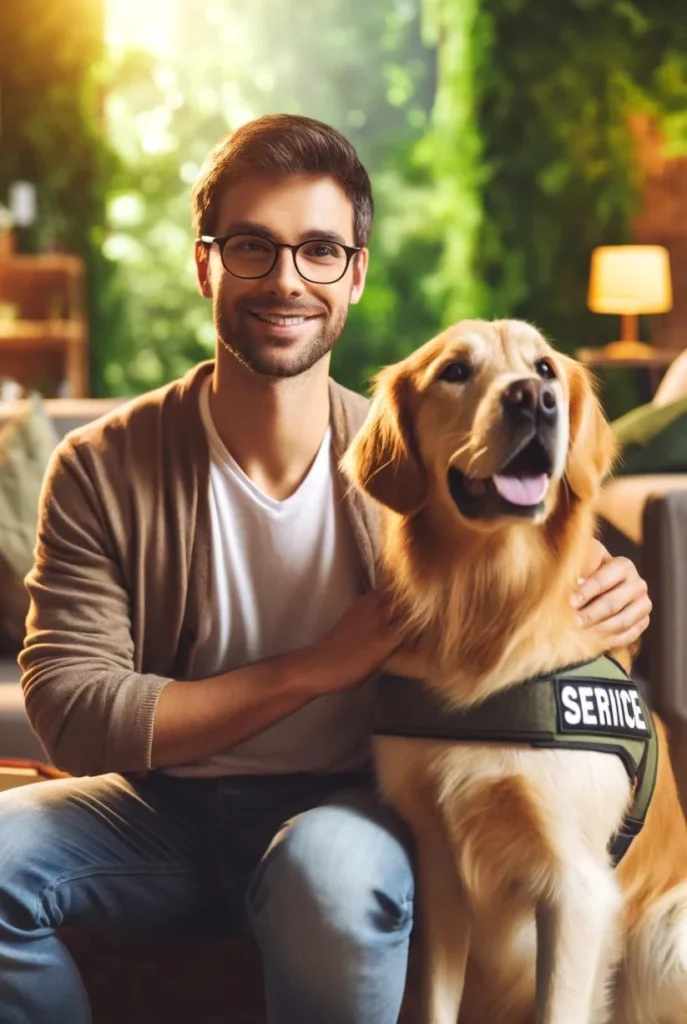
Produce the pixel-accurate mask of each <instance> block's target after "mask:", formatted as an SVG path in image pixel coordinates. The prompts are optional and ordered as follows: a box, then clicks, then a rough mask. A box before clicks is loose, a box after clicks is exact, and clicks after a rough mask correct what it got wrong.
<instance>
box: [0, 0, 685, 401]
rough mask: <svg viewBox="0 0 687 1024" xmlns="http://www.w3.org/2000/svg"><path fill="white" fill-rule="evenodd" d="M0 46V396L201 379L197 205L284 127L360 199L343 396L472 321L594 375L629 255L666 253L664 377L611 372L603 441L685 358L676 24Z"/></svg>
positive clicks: (136, 0)
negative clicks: (614, 250) (371, 202)
mask: <svg viewBox="0 0 687 1024" xmlns="http://www.w3.org/2000/svg"><path fill="white" fill-rule="evenodd" d="M0 19H1V20H0V377H4V378H6V379H13V380H16V381H19V382H20V383H21V384H23V385H24V386H27V387H28V386H30V387H32V388H37V389H38V390H40V391H42V392H43V393H44V394H46V395H54V394H58V395H72V396H75V395H76V396H78V395H91V396H114V395H132V394H136V393H139V392H141V391H144V390H146V389H149V388H152V387H155V386H157V385H159V384H162V383H164V382H166V381H168V380H170V379H171V378H173V377H176V376H178V375H179V374H181V373H183V372H184V371H185V370H186V369H187V368H188V367H189V366H190V365H192V364H193V363H195V362H197V361H198V360H200V359H203V358H207V357H208V356H210V355H211V354H212V351H213V331H212V321H211V316H210V308H209V305H208V304H207V303H205V302H203V301H202V300H201V299H200V298H199V297H198V295H197V293H196V290H195V284H194V275H193V262H192V253H193V246H192V234H191V228H190V218H189V192H190V187H191V183H192V182H193V180H194V178H195V176H196V174H197V171H198V168H199V166H200V163H201V161H202V160H203V158H204V157H205V155H206V153H207V151H208V149H209V148H210V147H211V146H212V145H213V144H214V143H215V142H216V141H217V139H218V138H219V137H220V136H222V135H223V134H225V133H226V132H228V131H231V130H232V129H235V128H236V127H238V126H239V125H240V124H242V123H243V122H245V121H246V120H249V119H251V118H253V117H255V116H258V115H260V114H263V113H267V112H273V111H290V112H299V113H305V114H308V115H311V116H314V117H317V118H321V119H323V120H325V121H328V122H330V123H331V124H334V125H336V126H337V127H338V128H340V129H342V130H343V131H344V132H345V133H346V134H347V135H348V136H349V137H350V138H351V139H352V140H353V142H354V143H355V145H356V146H357V147H358V150H359V153H360V155H361V157H362V159H363V162H364V163H365V165H366V166H367V168H368V171H369V172H370V175H371V178H372V182H373V187H374V192H375V198H376V202H377V209H378V215H377V220H376V224H375V228H374V233H373V238H372V245H371V251H372V263H371V272H370V278H369V284H368V287H367V291H366V295H365V297H364V300H363V302H362V304H361V305H360V306H358V307H356V308H355V309H353V310H352V312H351V316H350V320H349V324H348V326H347V328H346V333H345V336H344V339H343V340H342V342H341V343H340V344H339V346H338V348H337V350H336V353H335V364H334V372H335V375H336V376H337V377H338V379H339V380H341V381H342V382H343V383H345V384H347V385H349V386H351V387H354V388H357V389H360V390H364V389H365V387H366V382H367V380H368V379H369V377H370V375H371V374H372V373H374V372H375V370H376V369H377V368H378V367H379V366H380V365H382V364H384V363H387V362H390V361H393V360H395V359H397V358H400V357H402V356H403V355H404V354H406V353H407V352H409V351H410V350H411V349H413V348H415V347H416V346H417V345H419V344H420V343H422V342H423V341H425V340H426V339H427V338H429V337H430V336H431V335H432V334H433V333H435V332H436V331H437V330H438V329H440V328H441V327H443V326H444V325H446V324H448V323H450V322H451V321H454V320H456V319H458V318H459V317H462V316H489V317H492V316H516V317H524V318H526V319H529V320H531V321H533V322H534V323H536V324H537V325H538V326H539V327H540V328H541V329H542V330H543V331H545V332H546V333H547V334H548V336H549V337H550V338H551V339H552V341H553V342H554V344H555V345H556V346H558V347H559V348H561V349H562V350H564V351H567V352H571V353H573V352H577V351H579V350H580V349H591V350H592V356H591V359H592V361H593V358H594V352H596V357H597V361H598V359H600V358H601V356H600V355H599V353H600V352H602V351H604V350H601V349H599V346H602V345H604V344H605V343H607V342H612V341H614V340H616V339H618V338H620V318H619V315H615V313H614V314H611V315H608V313H607V312H606V313H604V312H600V311H599V309H601V307H602V306H603V303H600V304H599V303H597V309H596V310H593V309H590V308H589V306H588V302H589V301H590V295H589V287H590V261H591V257H592V252H593V251H594V249H596V248H598V247H600V246H613V247H615V246H618V245H621V244H623V243H635V244H638V243H651V244H652V245H655V244H659V245H662V246H664V247H665V249H666V250H667V253H668V257H669V273H670V279H671V281H672V295H669V296H668V298H666V297H665V296H664V297H663V298H662V299H660V298H659V299H658V300H657V299H656V297H655V296H654V297H653V298H651V297H647V298H646V299H645V300H644V305H643V306H642V303H641V301H640V302H639V305H638V308H636V309H635V308H632V309H630V308H628V309H627V310H624V309H623V308H620V307H618V310H617V312H627V313H628V314H631V315H632V316H633V317H634V316H635V314H636V313H637V312H639V313H640V314H641V315H640V316H639V320H638V329H639V336H640V337H641V338H642V339H643V340H644V341H645V342H648V343H650V344H651V346H652V350H655V352H657V353H659V355H658V356H655V355H654V357H653V358H650V359H649V361H648V362H645V364H644V365H643V366H642V365H640V367H639V368H640V370H641V369H644V370H646V371H647V372H646V373H640V374H639V375H638V374H637V362H636V359H628V358H626V359H624V360H620V361H619V360H616V365H615V366H614V365H612V364H611V363H609V361H608V360H606V362H604V363H603V364H601V371H604V372H603V378H604V388H605V397H606V401H607V404H608V406H609V409H610V411H611V413H619V412H621V411H624V410H625V409H627V408H629V407H631V406H632V404H633V403H634V402H636V401H637V400H638V397H637V394H636V389H637V388H639V389H640V390H641V389H642V388H644V389H645V391H646V389H647V388H648V389H649V392H650V390H651V388H652V387H653V386H654V385H655V382H656V381H655V378H656V374H658V377H660V375H661V373H662V372H663V369H664V368H665V366H666V365H667V363H668V362H669V361H670V359H671V358H672V357H673V356H674V355H675V353H677V352H678V351H679V350H681V349H682V348H684V347H685V343H686V341H687V7H686V6H685V4H684V0H660V2H657V0H556V2H555V3H552V2H551V0H317V3H311V4H303V3H298V2H296V0H251V2H250V3H249V4H246V3H238V2H237V0H207V2H206V3H204V4H198V3H197V0H147V2H145V3H141V2H140V0H60V3H59V4H57V3H55V2H54V0H24V2H23V3H21V4H19V3H16V2H12V0H9V3H8V2H7V0H5V3H4V5H3V9H2V13H0ZM637 273H638V275H639V277H638V280H640V281H641V280H642V278H643V277H644V276H645V275H644V271H643V270H642V266H641V265H640V267H639V269H638V270H637ZM647 273H648V272H647ZM659 290H660V287H659ZM664 291H665V282H664ZM652 302H653V304H652ZM592 304H593V303H592ZM635 306H637V303H635ZM666 306H669V308H666ZM610 308H612V309H614V310H615V309H616V307H614V306H612V305H611V307H610ZM645 314H646V315H645ZM635 322H636V321H635ZM666 353H672V355H667V354H666ZM625 355H626V356H627V355H628V352H627V351H626V352H625ZM629 355H632V352H629ZM642 355H643V357H644V358H645V359H646V351H644V352H643V353H642ZM606 370H608V371H609V372H605V371H606ZM652 374H653V377H652ZM640 378H641V379H640ZM647 379H649V383H648V384H647ZM651 379H653V381H654V383H653V384H652V383H651ZM639 397H640V398H641V397H644V398H646V394H643V395H642V394H640V396H639Z"/></svg>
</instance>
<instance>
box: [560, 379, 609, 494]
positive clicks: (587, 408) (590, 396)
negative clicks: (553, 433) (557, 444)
mask: <svg viewBox="0 0 687 1024" xmlns="http://www.w3.org/2000/svg"><path fill="white" fill-rule="evenodd" d="M566 366H567V370H568V382H569V387H570V439H569V442H568V461H567V466H566V473H565V475H566V477H567V480H568V483H569V485H570V488H571V490H572V491H573V492H574V493H575V494H576V495H577V497H578V498H580V499H581V500H582V501H592V500H593V499H594V498H595V497H596V496H597V494H598V492H599V488H600V486H601V484H602V482H603V480H604V478H605V477H606V475H607V474H608V473H609V472H610V470H611V467H612V465H613V460H614V458H615V454H616V445H615V437H614V435H613V431H612V430H611V427H610V425H609V423H608V420H607V419H606V417H605V416H604V414H603V411H602V409H601V405H600V403H599V400H598V398H597V396H596V392H595V390H594V386H593V384H592V380H591V377H590V375H589V373H588V372H587V371H586V370H585V369H584V367H582V366H580V364H579V363H576V362H575V361H574V360H572V359H566Z"/></svg>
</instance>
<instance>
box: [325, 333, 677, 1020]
mask: <svg viewBox="0 0 687 1024" xmlns="http://www.w3.org/2000/svg"><path fill="white" fill-rule="evenodd" d="M613 457H614V445H613V437H612V432H611V430H610V427H609V426H608V424H607V422H606V420H605V419H604V417H603V415H602V412H601V410H600V407H599V404H598V402H597V400H596V397H595V395H594V392H593V388H592V386H591V383H590V380H589V379H588V376H587V374H586V372H585V371H584V369H583V368H582V367H581V366H580V365H578V364H577V363H575V362H574V361H573V360H571V359H569V358H567V357H565V356H563V355H561V354H559V353H557V352H555V351H553V349H552V348H551V347H550V346H549V345H548V344H547V342H546V341H545V339H544V338H543V337H542V336H541V334H540V333H539V332H538V331H537V330H535V329H534V328H533V327H531V326H530V325H528V324H525V323H522V322H519V321H508V320H503V321H497V322H493V323H490V322H486V321H478V320H472V321H464V322H461V323H459V324H457V325H455V326H453V327H451V328H449V329H448V330H446V331H445V332H444V333H442V334H441V335H439V336H438V337H437V338H435V339H434V340H433V341H430V342H429V343H427V344H426V345H424V346H423V347H422V348H420V349H419V350H418V351H416V352H414V353H413V354H412V355H411V356H409V357H408V358H407V359H405V360H404V361H403V362H401V363H399V364H397V365H394V366H391V367H387V368H386V369H384V370H383V371H382V372H381V373H380V374H379V375H378V377H377V379H376V387H375V396H374V401H373V404H372V407H371V411H370V414H369V416H368V418H367V420H366V422H365V424H364V425H363V427H362V428H361V430H360V431H359V433H358V435H357V436H356V437H355V438H354V440H353V442H352V444H351V446H350V448H349V450H348V452H347V453H346V455H345V457H344V460H343V468H344V471H345V472H346V474H347V475H348V478H349V479H350V480H351V481H352V483H353V484H354V485H356V486H358V487H360V488H362V489H363V490H364V491H366V492H367V493H368V494H369V495H371V496H372V498H373V499H375V500H376V501H377V502H378V503H380V505H381V506H382V507H383V509H382V514H383V524H382V525H383V537H384V540H383V554H382V571H383V574H384V576H385V578H386V579H387V580H388V584H389V587H390V588H391V592H392V595H393V598H394V601H395V603H396V604H397V605H398V608H399V609H401V610H402V614H403V617H404V622H405V623H406V624H407V629H408V635H409V636H411V637H413V638H416V639H415V654H414V655H413V657H412V659H411V663H410V664H407V663H404V664H403V666H402V669H401V671H402V672H403V673H404V674H406V675H415V676H417V677H418V678H421V679H422V680H423V685H424V686H426V687H428V688H429V689H430V690H431V691H432V692H434V693H435V694H438V695H440V696H441V698H442V699H443V700H445V701H446V702H447V703H448V704H449V705H453V706H465V705H470V704H477V703H478V702H480V701H482V700H483V699H484V698H486V697H488V696H489V695H491V694H493V693H495V692H496V691H498V690H500V689H503V688H506V687H509V686H511V685H512V684H515V683H517V682H518V681H520V680H526V679H529V678H531V677H534V676H537V675H539V674H546V673H551V672H553V671H555V670H557V669H561V668H562V667H563V666H568V665H572V664H576V663H578V662H584V661H587V660H590V659H593V658H595V657H596V656H597V655H598V653H599V651H600V650H601V649H602V646H603V640H602V639H601V638H600V636H599V635H598V634H595V631H594V630H590V629H584V628H582V627H581V626H580V625H579V623H578V621H577V614H576V612H575V610H574V608H573V607H572V606H571V603H570V597H571V594H572V592H573V590H574V588H575V585H576V582H577V580H578V579H579V577H580V576H581V575H583V571H584V567H585V560H586V558H587V556H588V553H589V551H590V549H591V545H592V543H593V533H594V528H595V520H594V501H595V497H596V495H597V493H598V490H599V486H600V483H601V481H602V479H603V478H604V476H605V475H606V474H607V472H608V471H609V470H610V467H611V463H612V460H613ZM656 730H657V733H658V739H659V743H660V748H659V768H658V776H657V781H656V786H655V790H654V795H653V799H652V802H651V804H650V808H649V812H648V815H647V818H646V822H645V826H644V829H643V831H641V833H640V834H639V836H638V837H637V838H636V839H635V840H634V842H633V843H632V845H631V847H630V849H629V851H628V852H627V854H626V855H625V856H624V858H623V859H622V860H621V861H620V864H619V865H618V867H617V868H616V869H614V868H613V867H612V866H611V863H610V858H609V853H608V847H609V841H610V840H611V838H612V837H613V835H614V834H615V833H616V831H617V830H618V828H619V826H620V825H621V823H622V821H623V818H624V814H625V812H626V810H627V809H628V807H629V804H630V799H631V783H630V780H629V777H628V774H627V772H626V770H625V768H624V767H623V764H622V762H621V759H620V758H619V757H616V756H615V755H613V754H609V753H606V752H599V751H587V750H574V751H571V750H567V749H535V748H533V747H530V746H526V745H517V744H512V745H510V744H506V743H498V744H497V743H485V742H472V743H470V742H463V741H461V742H454V741H448V740H443V739H442V740H438V739H425V738H404V737H401V736H381V735H380V736H378V737H377V738H376V740H375V753H376V759H377V765H378V772H379V780H380V785H381V788H382V792H383V794H384V796H385V798H386V799H387V800H388V801H389V802H390V803H391V804H392V805H393V806H395V807H396V808H397V810H398V811H399V812H400V814H401V815H402V816H403V817H405V819H406V820H407V821H408V823H409V824H410V826H411V828H412V830H413V833H414V835H415V839H416V844H417V876H418V902H419V908H420V921H421V928H420V932H421V945H422V947H423V950H424V954H425V955H424V958H423V960H424V971H425V983H426V984H425V997H424V1009H423V1015H424V1016H423V1019H424V1024H455V1022H456V1021H457V1020H458V1019H459V1020H460V1022H461V1024H483V1022H489V1024H531V1022H532V1021H536V1022H538V1024H601V1022H606V1021H612V1022H614V1024H681V1022H686V1021H687V826H686V825H685V821H684V817H683V814H682V811H681V808H680V804H679V800H678V795H677V791H676V785H675V781H674V777H673V774H672V771H671V767H670V762H669V757H668V753H667V746H666V739H665V735H664V731H663V728H662V726H661V724H660V722H656Z"/></svg>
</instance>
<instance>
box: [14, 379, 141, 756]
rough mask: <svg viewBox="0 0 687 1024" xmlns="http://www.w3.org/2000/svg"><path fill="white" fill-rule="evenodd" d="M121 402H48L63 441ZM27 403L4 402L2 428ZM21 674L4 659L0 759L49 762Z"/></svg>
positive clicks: (88, 400)
mask: <svg viewBox="0 0 687 1024" xmlns="http://www.w3.org/2000/svg"><path fill="white" fill-rule="evenodd" d="M119 401H121V400H118V399H96V398H82V399H48V400H46V402H45V410H46V412H47V413H48V415H49V417H50V419H51V421H52V423H53V425H54V427H55V431H56V434H57V436H58V437H59V438H62V437H64V436H65V434H67V433H69V431H70V430H74V429H76V428H77V427H81V426H84V425H85V424H87V423H90V422H91V421H92V420H94V419H96V418H97V417H99V416H102V415H104V414H105V413H106V412H109V411H110V409H113V408H114V407H115V406H116V405H117V404H118V402H119ZM25 411H26V402H25V401H17V402H12V403H4V404H3V403H0V428H1V427H2V426H3V425H4V424H5V423H6V422H7V421H8V419H9V418H10V417H12V416H18V415H23V414H24V412H25ZM20 676H21V672H20V669H19V666H18V665H17V662H16V659H15V658H13V657H0V758H10V757H12V758H28V759H37V760H46V755H45V751H44V750H43V747H42V745H41V743H40V741H39V740H38V738H37V736H36V735H35V733H34V732H33V730H32V729H31V726H30V725H29V721H28V718H27V716H26V712H25V710H24V701H23V697H22V692H21V687H20V685H19V680H20Z"/></svg>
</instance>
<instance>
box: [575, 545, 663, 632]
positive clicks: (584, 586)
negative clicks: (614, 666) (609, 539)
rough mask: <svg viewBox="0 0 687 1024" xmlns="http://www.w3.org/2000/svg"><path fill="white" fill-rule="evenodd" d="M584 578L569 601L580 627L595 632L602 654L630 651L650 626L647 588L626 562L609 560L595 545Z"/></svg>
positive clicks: (649, 605)
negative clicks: (623, 649) (618, 649)
mask: <svg viewBox="0 0 687 1024" xmlns="http://www.w3.org/2000/svg"><path fill="white" fill-rule="evenodd" d="M588 569H589V570H590V571H589V573H588V575H586V578H584V579H582V580H580V583H579V585H578V587H577V590H576V591H575V593H574V594H573V596H572V598H571V603H572V605H573V608H577V610H578V616H579V620H580V623H581V625H583V626H585V627H586V628H594V629H596V630H597V631H598V633H599V635H600V637H601V639H602V640H603V643H604V650H607V651H611V650H614V649H615V648H618V647H629V646H630V645H631V644H633V643H634V642H635V641H636V640H637V639H638V638H639V637H640V636H641V635H642V633H643V632H644V630H645V629H646V628H647V626H648V625H649V615H650V613H651V600H650V599H649V595H648V593H647V586H646V583H645V582H644V580H643V579H642V577H641V576H640V575H639V573H638V572H637V569H636V568H635V566H634V564H633V563H632V562H631V561H630V559H629V558H622V557H621V558H611V556H610V554H609V553H608V551H607V550H606V548H605V547H604V546H603V544H600V543H599V541H595V542H594V548H593V550H592V552H591V557H590V561H589V564H588Z"/></svg>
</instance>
